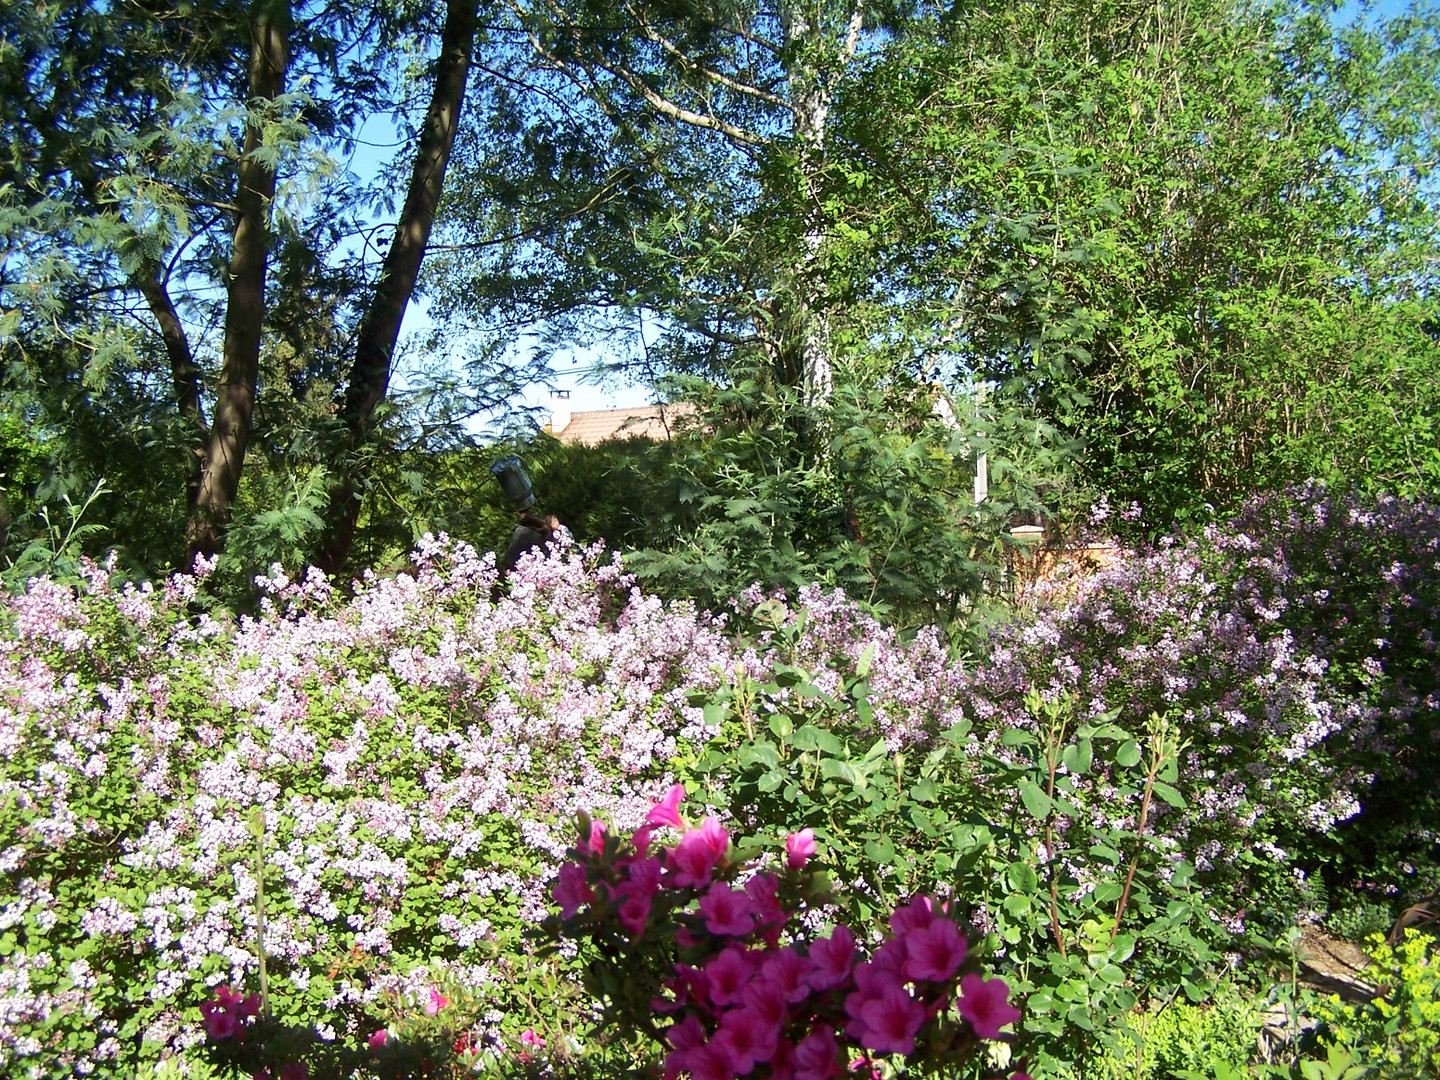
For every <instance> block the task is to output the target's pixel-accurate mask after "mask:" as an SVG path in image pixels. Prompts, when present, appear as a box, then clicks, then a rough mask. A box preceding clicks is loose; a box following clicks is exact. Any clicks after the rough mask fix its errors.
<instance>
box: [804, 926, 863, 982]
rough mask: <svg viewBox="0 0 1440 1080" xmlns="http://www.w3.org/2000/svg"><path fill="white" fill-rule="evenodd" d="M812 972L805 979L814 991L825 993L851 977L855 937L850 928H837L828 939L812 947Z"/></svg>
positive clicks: (810, 956)
mask: <svg viewBox="0 0 1440 1080" xmlns="http://www.w3.org/2000/svg"><path fill="white" fill-rule="evenodd" d="M807 959H808V960H809V961H810V970H809V972H807V973H806V976H805V979H806V981H807V982H808V983H809V984H810V986H811V988H812V989H815V990H820V991H825V990H829V989H830V988H831V987H834V986H839V985H840V984H841V983H843V982H844V981H845V980H846V979H848V978H849V977H850V968H851V967H852V966H854V963H855V935H853V934H852V933H850V928H849V927H848V926H837V927H836V928H835V929H834V931H833V932H832V933H831V934H830V936H829V937H828V938H821V939H820V940H819V941H816V942H815V943H814V944H812V945H811V946H810V952H809V954H808V956H807Z"/></svg>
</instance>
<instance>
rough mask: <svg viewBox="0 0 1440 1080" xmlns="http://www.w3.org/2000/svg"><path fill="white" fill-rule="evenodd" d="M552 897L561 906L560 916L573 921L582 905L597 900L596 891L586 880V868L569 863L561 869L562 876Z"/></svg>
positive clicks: (552, 892)
mask: <svg viewBox="0 0 1440 1080" xmlns="http://www.w3.org/2000/svg"><path fill="white" fill-rule="evenodd" d="M550 895H551V896H552V897H554V899H555V903H557V904H558V905H560V914H561V915H562V916H563V917H564V918H567V919H571V918H574V917H575V913H576V912H577V911H579V910H580V908H581V906H582V905H584V904H588V903H589V902H590V901H591V900H594V899H595V890H594V889H592V888H590V883H589V882H588V881H587V880H586V879H585V868H584V867H583V866H581V865H580V864H579V863H573V862H567V863H565V864H564V865H562V866H561V867H560V876H559V878H558V879H557V880H556V882H555V887H554V888H553V889H551V890H550Z"/></svg>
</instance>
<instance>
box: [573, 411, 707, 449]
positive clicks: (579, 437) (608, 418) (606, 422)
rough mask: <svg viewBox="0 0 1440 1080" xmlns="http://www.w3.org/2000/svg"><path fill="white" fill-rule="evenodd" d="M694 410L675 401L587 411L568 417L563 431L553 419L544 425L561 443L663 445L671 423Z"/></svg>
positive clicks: (671, 427)
mask: <svg viewBox="0 0 1440 1080" xmlns="http://www.w3.org/2000/svg"><path fill="white" fill-rule="evenodd" d="M694 412H695V406H694V405H692V404H690V403H689V402H687V401H676V402H672V403H671V404H668V405H642V406H639V407H637V408H630V409H591V410H587V411H582V412H573V413H571V414H570V418H569V421H568V422H567V423H566V424H565V426H564V427H561V428H557V427H556V426H555V421H556V420H558V419H559V417H557V416H553V415H552V417H551V422H550V424H548V425H547V426H548V428H549V430H550V434H551V435H554V436H555V437H556V438H557V439H559V440H560V441H561V442H563V443H579V444H581V445H583V446H595V445H597V444H598V443H602V442H604V441H605V440H606V439H654V440H655V441H656V442H666V441H668V440H669V439H670V435H671V432H672V430H673V428H674V426H675V421H676V420H677V419H678V418H679V417H682V416H690V415H693V414H694Z"/></svg>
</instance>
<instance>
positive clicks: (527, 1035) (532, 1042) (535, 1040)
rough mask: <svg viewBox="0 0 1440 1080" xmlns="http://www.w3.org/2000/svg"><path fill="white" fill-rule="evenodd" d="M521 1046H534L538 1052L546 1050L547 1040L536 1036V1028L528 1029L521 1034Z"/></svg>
mask: <svg viewBox="0 0 1440 1080" xmlns="http://www.w3.org/2000/svg"><path fill="white" fill-rule="evenodd" d="M520 1045H521V1046H533V1047H535V1049H536V1050H544V1049H545V1040H544V1039H542V1038H541V1037H540V1036H539V1035H536V1034H535V1029H534V1028H526V1029H525V1030H524V1031H522V1032H521V1033H520Z"/></svg>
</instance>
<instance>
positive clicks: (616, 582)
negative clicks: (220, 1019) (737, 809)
mask: <svg viewBox="0 0 1440 1080" xmlns="http://www.w3.org/2000/svg"><path fill="white" fill-rule="evenodd" d="M207 570H208V567H206V566H204V565H202V566H201V572H202V575H203V573H204V572H206V571H207ZM494 578H495V575H494V569H493V560H492V558H491V557H489V556H487V557H485V558H484V559H481V558H479V557H477V556H476V554H475V553H474V551H472V550H470V549H468V548H466V547H465V546H464V545H451V544H448V543H445V542H443V541H435V542H431V543H428V544H426V545H424V546H422V548H421V549H420V551H419V552H417V555H416V558H415V567H414V572H413V574H399V575H396V576H395V577H392V578H384V579H374V578H371V579H367V580H366V581H364V582H362V583H360V584H359V586H358V588H357V590H356V593H355V595H354V597H353V599H349V600H346V599H342V598H341V597H339V596H338V595H337V594H336V593H335V591H334V590H333V589H332V587H331V586H330V584H329V583H328V582H326V581H325V580H324V578H323V576H321V575H318V574H313V573H312V575H311V576H309V577H306V578H305V579H303V580H299V581H292V580H289V579H287V578H286V577H285V576H284V575H282V574H277V575H276V576H275V577H273V578H271V579H270V580H267V581H264V582H262V587H263V590H264V592H265V593H266V596H265V599H264V601H263V602H262V605H261V611H260V613H259V615H258V616H257V617H255V618H248V617H246V618H242V619H240V620H239V621H238V622H237V621H234V620H229V619H227V618H223V617H211V616H209V615H200V616H199V617H197V618H193V619H192V618H190V617H189V615H188V614H187V609H188V603H189V601H190V600H191V599H192V598H193V596H194V594H195V591H196V589H197V588H198V587H199V585H200V583H199V582H198V581H197V580H196V579H195V578H189V577H177V578H174V579H171V580H170V581H169V582H168V583H166V584H165V585H164V587H163V588H159V589H151V588H148V587H144V588H138V589H137V588H135V587H133V586H126V587H124V588H121V589H112V588H111V587H110V586H109V584H108V583H107V581H106V575H105V573H104V571H103V570H102V569H100V568H98V567H91V569H90V571H89V573H88V579H87V583H86V584H85V585H84V586H83V587H81V588H78V589H73V588H69V587H65V586H61V585H58V584H55V583H50V582H46V581H43V580H41V581H36V582H33V583H32V585H31V587H30V589H29V590H28V592H27V593H26V594H25V595H23V596H19V597H14V598H10V599H7V600H6V601H5V606H4V608H3V611H0V620H3V625H4V636H3V639H0V748H3V752H4V753H3V759H4V764H3V766H0V768H3V779H0V807H3V810H0V869H3V874H4V877H3V879H0V890H3V895H0V1068H3V1069H5V1070H7V1071H10V1072H12V1073H23V1072H26V1071H31V1072H35V1073H36V1074H37V1075H67V1076H68V1075H71V1074H72V1073H73V1072H77V1071H78V1072H82V1073H88V1072H92V1071H93V1072H94V1073H95V1074H97V1075H106V1074H110V1075H116V1076H125V1077H130V1076H133V1075H135V1074H136V1072H137V1071H138V1070H139V1068H140V1066H141V1065H142V1063H144V1062H147V1061H152V1060H154V1059H157V1058H160V1057H163V1056H165V1055H167V1054H172V1053H175V1052H177V1051H180V1050H183V1049H184V1048H186V1047H188V1046H191V1045H193V1044H194V1043H195V1042H196V1041H197V1040H199V1039H200V1038H201V1037H202V1035H201V1029H200V1026H199V1016H198V1014H197V1012H196V1008H195V1007H196V1005H197V1004H198V1003H199V1000H200V998H201V997H203V996H205V994H206V993H207V988H208V987H213V986H215V985H219V984H227V983H228V984H233V985H236V986H240V985H244V984H245V983H246V982H247V981H250V980H249V977H250V976H252V975H253V971H254V968H255V965H256V959H255V952H254V943H255V937H256V931H255V910H254V897H255V893H256V885H257V881H256V877H255V875H254V873H253V872H252V866H253V860H252V858H251V856H252V854H253V851H254V840H253V838H252V836H251V834H250V832H249V829H248V827H247V820H248V817H249V815H250V813H251V812H252V810H254V809H256V808H258V809H259V810H260V811H261V812H262V813H263V815H264V835H265V844H266V847H267V851H268V855H267V860H266V870H267V881H266V882H265V891H266V903H267V906H268V908H269V911H268V915H267V927H266V937H265V946H266V950H267V951H268V953H269V955H270V971H271V981H272V987H273V1000H274V1006H275V1010H276V1015H277V1019H279V1020H281V1021H284V1022H298V1023H306V1024H310V1025H312V1026H315V1027H316V1028H317V1029H318V1030H320V1031H321V1032H322V1034H325V1035H328V1037H331V1038H348V1037H354V1036H355V1035H356V1033H357V1032H364V1033H368V1032H369V1031H370V1030H372V1029H373V1028H374V1027H375V1026H376V1023H375V1017H376V1016H377V1015H378V1016H380V1019H382V1020H383V1018H384V1017H383V1015H382V1014H383V1013H384V1012H385V1010H386V1009H388V1008H390V1007H391V1006H392V1005H394V1004H395V1003H397V1002H398V1001H400V1000H401V999H403V998H404V997H406V996H407V995H409V996H411V997H413V996H414V995H415V994H418V993H421V992H423V989H424V988H425V987H426V986H429V985H432V984H433V983H434V981H435V980H437V979H446V980H450V981H451V982H453V983H454V984H455V985H457V986H460V987H462V988H465V989H466V990H468V991H469V992H471V993H472V994H473V996H474V1000H475V1001H476V1003H477V1012H476V1016H475V1018H474V1020H475V1022H476V1024H477V1027H476V1031H475V1036H476V1038H477V1039H483V1038H492V1039H499V1038H502V1037H505V1036H506V1035H507V1033H508V1035H509V1036H510V1037H513V1035H514V1034H516V1033H518V1030H519V1027H524V1026H525V1025H523V1024H520V1025H519V1026H518V1027H516V1031H515V1032H509V1031H508V1029H509V1027H512V1026H515V1024H516V1023H517V1021H518V1017H516V1016H513V1015H511V1013H510V1010H509V1005H510V1004H512V1003H513V1002H514V1001H516V1000H519V999H520V998H523V997H526V996H530V997H533V998H534V999H535V1000H537V1001H541V1002H544V1001H547V1000H549V999H548V998H547V996H546V995H547V994H549V993H550V988H549V986H548V984H546V983H545V978H546V972H547V969H546V967H545V966H544V965H530V964H527V963H525V962H524V958H523V952H524V946H523V944H522V941H521V935H522V932H523V928H524V926H525V925H526V924H527V922H533V921H538V920H539V918H540V917H541V916H542V915H543V914H544V911H545V907H546V900H545V885H546V881H547V879H548V878H549V877H550V876H551V874H552V873H553V871H554V869H555V867H556V866H557V865H558V863H559V860H560V857H561V855H562V853H563V852H564V850H565V848H566V847H567V839H566V838H565V836H566V834H567V833H568V831H569V828H570V824H569V823H570V821H571V820H572V818H573V815H574V813H575V812H576V811H577V810H579V809H580V808H581V807H582V806H583V807H585V808H600V809H601V810H603V811H604V812H605V813H607V814H608V815H611V816H613V818H614V819H615V820H616V821H617V822H619V823H621V824H627V823H628V824H632V825H633V824H638V822H639V820H640V818H642V817H643V816H644V813H645V808H646V806H647V805H648V803H649V801H650V799H651V797H652V796H653V795H654V794H655V792H657V791H658V790H662V789H663V784H664V783H665V782H667V781H668V777H667V775H666V768H667V762H668V761H669V759H670V758H672V757H673V756H674V755H675V753H676V748H677V746H680V745H683V744H685V743H687V742H699V741H702V740H703V739H704V737H705V736H706V735H707V734H708V733H709V731H710V730H711V729H710V728H709V727H708V726H707V722H706V720H705V717H704V715H703V713H702V711H701V709H699V708H697V707H692V706H691V705H690V704H689V703H688V697H689V696H690V695H693V694H694V693H696V692H702V691H707V690H709V689H710V688H712V687H714V686H715V685H716V684H717V683H718V681H719V679H720V677H721V676H720V673H721V672H722V671H723V670H724V669H726V668H727V667H729V666H730V664H731V662H732V661H731V653H730V650H729V647H728V646H727V644H726V642H725V639H724V637H723V636H722V634H721V627H720V625H719V624H718V623H717V622H715V621H713V620H711V619H709V618H707V617H704V616H701V615H698V614H696V613H695V612H694V611H693V609H690V608H688V607H684V606H680V607H666V606H665V605H663V604H661V603H660V602H659V601H658V600H655V599H654V598H651V597H646V596H643V595H641V594H639V593H638V592H633V593H632V592H630V591H629V588H628V581H627V579H626V578H625V577H624V576H623V575H622V573H621V571H620V568H619V566H618V564H617V563H616V562H613V561H606V560H604V559H602V558H601V556H600V554H599V552H598V551H596V550H583V551H582V550H576V549H573V548H563V549H558V550H556V551H555V552H553V553H552V554H550V555H549V556H548V557H544V558H538V557H537V558H530V559H527V560H525V561H524V562H523V563H522V566H521V567H520V568H519V569H518V570H517V571H516V573H515V574H514V575H513V576H512V577H511V578H510V580H509V588H508V595H507V596H505V597H504V598H502V599H500V600H499V601H498V602H492V601H491V599H490V597H491V590H492V587H493V584H494Z"/></svg>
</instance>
